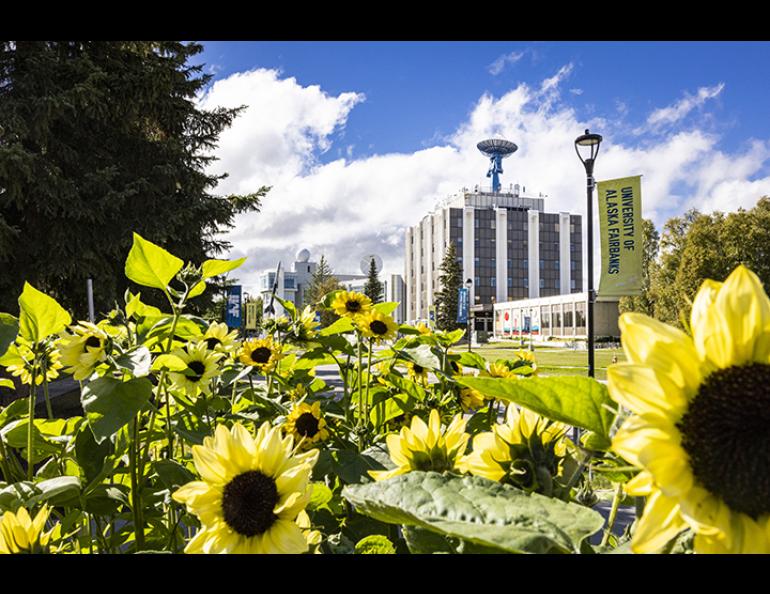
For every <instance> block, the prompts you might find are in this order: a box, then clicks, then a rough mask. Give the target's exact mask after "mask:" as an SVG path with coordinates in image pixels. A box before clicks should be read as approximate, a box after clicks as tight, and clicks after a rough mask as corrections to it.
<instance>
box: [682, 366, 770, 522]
mask: <svg viewBox="0 0 770 594" xmlns="http://www.w3.org/2000/svg"><path fill="white" fill-rule="evenodd" d="M769 425H770V365H764V364H760V363H753V364H751V365H743V366H736V367H728V368H727V369H720V370H719V371H716V372H714V373H712V374H711V375H710V376H708V377H707V378H706V380H705V381H704V382H703V383H702V384H701V386H700V389H699V390H698V393H697V394H696V395H695V398H694V399H693V401H692V402H691V403H690V406H689V408H688V410H687V413H685V415H684V416H683V417H682V419H681V420H680V421H679V423H678V424H677V427H678V428H679V431H680V432H681V433H682V447H683V448H684V450H685V451H686V452H687V454H688V456H689V457H690V466H691V468H692V471H693V474H694V475H695V478H696V479H697V480H698V481H699V482H700V484H701V485H702V486H703V487H705V488H706V489H707V490H708V491H709V492H710V493H712V494H713V495H715V496H718V497H720V498H721V499H722V500H723V501H724V502H725V503H726V504H727V505H728V506H729V507H730V509H732V510H735V511H738V512H742V513H745V514H747V515H749V516H751V517H752V518H754V519H756V518H758V517H759V516H761V515H762V514H765V513H768V512H770V431H768V426H769Z"/></svg>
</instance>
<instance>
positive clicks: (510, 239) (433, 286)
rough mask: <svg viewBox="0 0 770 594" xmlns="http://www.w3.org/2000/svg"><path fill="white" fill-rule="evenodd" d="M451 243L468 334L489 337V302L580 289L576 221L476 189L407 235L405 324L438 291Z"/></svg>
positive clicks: (523, 199)
mask: <svg viewBox="0 0 770 594" xmlns="http://www.w3.org/2000/svg"><path fill="white" fill-rule="evenodd" d="M450 242H452V243H454V244H455V249H456V251H457V260H458V262H459V264H460V266H461V267H462V271H463V282H464V283H466V282H467V281H466V279H470V280H471V281H472V284H471V285H470V303H471V305H472V306H474V305H475V306H476V307H474V310H475V318H476V329H478V330H489V331H491V330H492V310H493V304H494V303H496V302H497V303H500V302H505V301H513V300H516V299H526V298H536V297H546V296H550V295H560V294H568V293H579V292H581V291H582V290H583V262H582V247H581V246H582V218H581V216H580V215H574V214H570V213H568V212H559V213H547V212H545V209H544V198H543V197H542V196H541V197H538V198H534V197H527V196H524V195H523V191H522V192H520V191H519V186H518V185H515V186H512V187H510V188H509V190H508V191H496V192H495V191H492V190H491V189H481V188H479V187H478V186H477V187H476V189H474V190H473V191H469V190H467V189H463V190H462V191H461V192H459V193H458V194H456V195H454V196H451V197H449V198H448V199H447V200H445V201H444V203H443V204H442V205H441V206H439V207H438V208H436V209H435V210H434V211H433V212H431V213H429V214H428V215H426V216H425V217H423V219H422V221H420V223H418V224H417V225H414V226H413V227H411V228H409V229H407V231H406V241H405V256H406V267H405V268H406V317H407V319H408V320H410V321H417V320H421V319H428V318H429V317H430V313H431V311H432V308H433V304H434V300H435V297H434V295H435V292H436V291H437V290H438V289H439V288H440V287H439V276H440V270H439V267H440V266H441V262H442V260H443V258H444V255H445V253H446V250H447V247H448V246H449V243H450Z"/></svg>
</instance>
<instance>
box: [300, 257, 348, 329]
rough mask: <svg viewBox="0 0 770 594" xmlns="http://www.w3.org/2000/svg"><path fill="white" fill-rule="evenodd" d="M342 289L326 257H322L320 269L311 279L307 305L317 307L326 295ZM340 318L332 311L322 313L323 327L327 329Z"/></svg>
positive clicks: (306, 294)
mask: <svg viewBox="0 0 770 594" xmlns="http://www.w3.org/2000/svg"><path fill="white" fill-rule="evenodd" d="M340 289H342V286H341V285H340V283H339V281H338V280H337V277H335V276H334V273H333V271H332V269H331V266H329V263H328V262H327V261H326V258H325V257H324V255H323V254H322V255H321V260H320V261H319V262H318V267H317V268H316V270H315V272H314V273H313V276H312V278H311V279H310V284H309V285H308V287H307V290H306V291H305V305H312V306H317V305H318V302H319V301H321V299H323V297H324V295H326V294H327V293H331V292H332V291H338V290H340ZM338 317H339V316H337V314H335V313H334V312H332V311H323V310H322V311H321V327H322V328H325V327H326V326H328V325H329V324H331V323H333V322H334V321H335V320H336V319H337V318H338Z"/></svg>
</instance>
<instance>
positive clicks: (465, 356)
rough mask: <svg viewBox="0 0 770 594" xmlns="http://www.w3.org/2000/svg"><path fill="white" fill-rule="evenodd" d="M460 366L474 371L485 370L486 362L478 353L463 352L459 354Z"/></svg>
mask: <svg viewBox="0 0 770 594" xmlns="http://www.w3.org/2000/svg"><path fill="white" fill-rule="evenodd" d="M460 365H462V366H463V367H473V368H474V369H486V368H487V361H486V359H484V357H482V356H481V355H479V354H478V353H469V352H468V351H463V352H462V353H461V354H460Z"/></svg>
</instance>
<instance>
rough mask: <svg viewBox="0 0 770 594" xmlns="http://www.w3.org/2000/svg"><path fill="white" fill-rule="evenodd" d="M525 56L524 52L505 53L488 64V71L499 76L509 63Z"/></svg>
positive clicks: (513, 62)
mask: <svg viewBox="0 0 770 594" xmlns="http://www.w3.org/2000/svg"><path fill="white" fill-rule="evenodd" d="M523 57H524V52H511V53H510V54H503V55H502V56H499V57H498V58H497V59H496V60H495V61H494V62H492V63H491V64H490V65H489V66H487V72H489V74H491V75H492V76H497V75H498V74H500V73H501V72H502V71H503V70H505V67H506V66H508V65H509V64H515V63H516V62H518V61H519V60H521V59H522V58H523Z"/></svg>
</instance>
